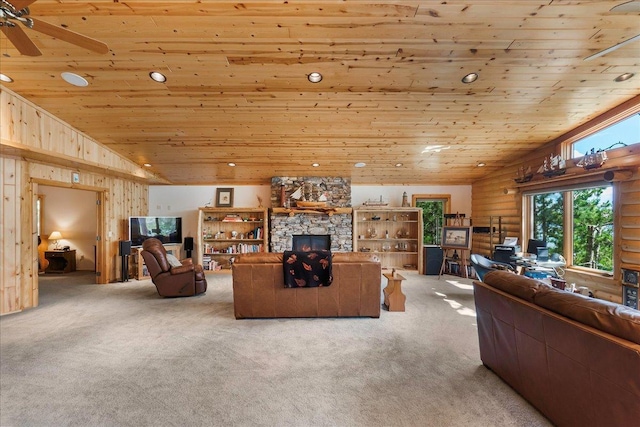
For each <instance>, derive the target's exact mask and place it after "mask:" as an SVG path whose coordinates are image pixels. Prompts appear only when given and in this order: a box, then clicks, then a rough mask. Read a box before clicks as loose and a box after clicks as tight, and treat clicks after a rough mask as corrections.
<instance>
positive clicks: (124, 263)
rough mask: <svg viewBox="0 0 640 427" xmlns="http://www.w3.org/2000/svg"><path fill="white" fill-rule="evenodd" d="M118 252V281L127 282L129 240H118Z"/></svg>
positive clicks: (129, 253) (129, 251)
mask: <svg viewBox="0 0 640 427" xmlns="http://www.w3.org/2000/svg"><path fill="white" fill-rule="evenodd" d="M118 249H119V252H120V275H121V276H120V281H121V282H128V281H129V255H131V240H120V241H119V242H118Z"/></svg>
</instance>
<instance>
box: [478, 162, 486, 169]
mask: <svg viewBox="0 0 640 427" xmlns="http://www.w3.org/2000/svg"><path fill="white" fill-rule="evenodd" d="M486 165H487V164H486V163H484V162H480V163H478V167H479V168H482V167H485V166H486Z"/></svg>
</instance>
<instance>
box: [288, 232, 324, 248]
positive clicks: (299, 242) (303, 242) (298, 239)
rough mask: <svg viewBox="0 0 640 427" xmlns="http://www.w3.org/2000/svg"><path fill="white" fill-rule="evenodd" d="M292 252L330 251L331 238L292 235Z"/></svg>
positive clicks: (320, 235) (321, 235)
mask: <svg viewBox="0 0 640 427" xmlns="http://www.w3.org/2000/svg"><path fill="white" fill-rule="evenodd" d="M292 237H293V245H292V246H293V248H292V250H294V251H321V250H326V251H328V250H331V236H330V235H328V234H302V235H301V234H294V235H293V236H292Z"/></svg>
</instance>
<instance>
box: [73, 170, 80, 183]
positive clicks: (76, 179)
mask: <svg viewBox="0 0 640 427" xmlns="http://www.w3.org/2000/svg"><path fill="white" fill-rule="evenodd" d="M71 182H73V183H74V184H77V183H79V182H80V174H79V173H78V172H73V173H72V174H71Z"/></svg>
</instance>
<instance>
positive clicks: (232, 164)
mask: <svg viewBox="0 0 640 427" xmlns="http://www.w3.org/2000/svg"><path fill="white" fill-rule="evenodd" d="M227 165H229V166H231V167H234V166H235V165H236V164H235V163H233V162H229V163H227Z"/></svg>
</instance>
